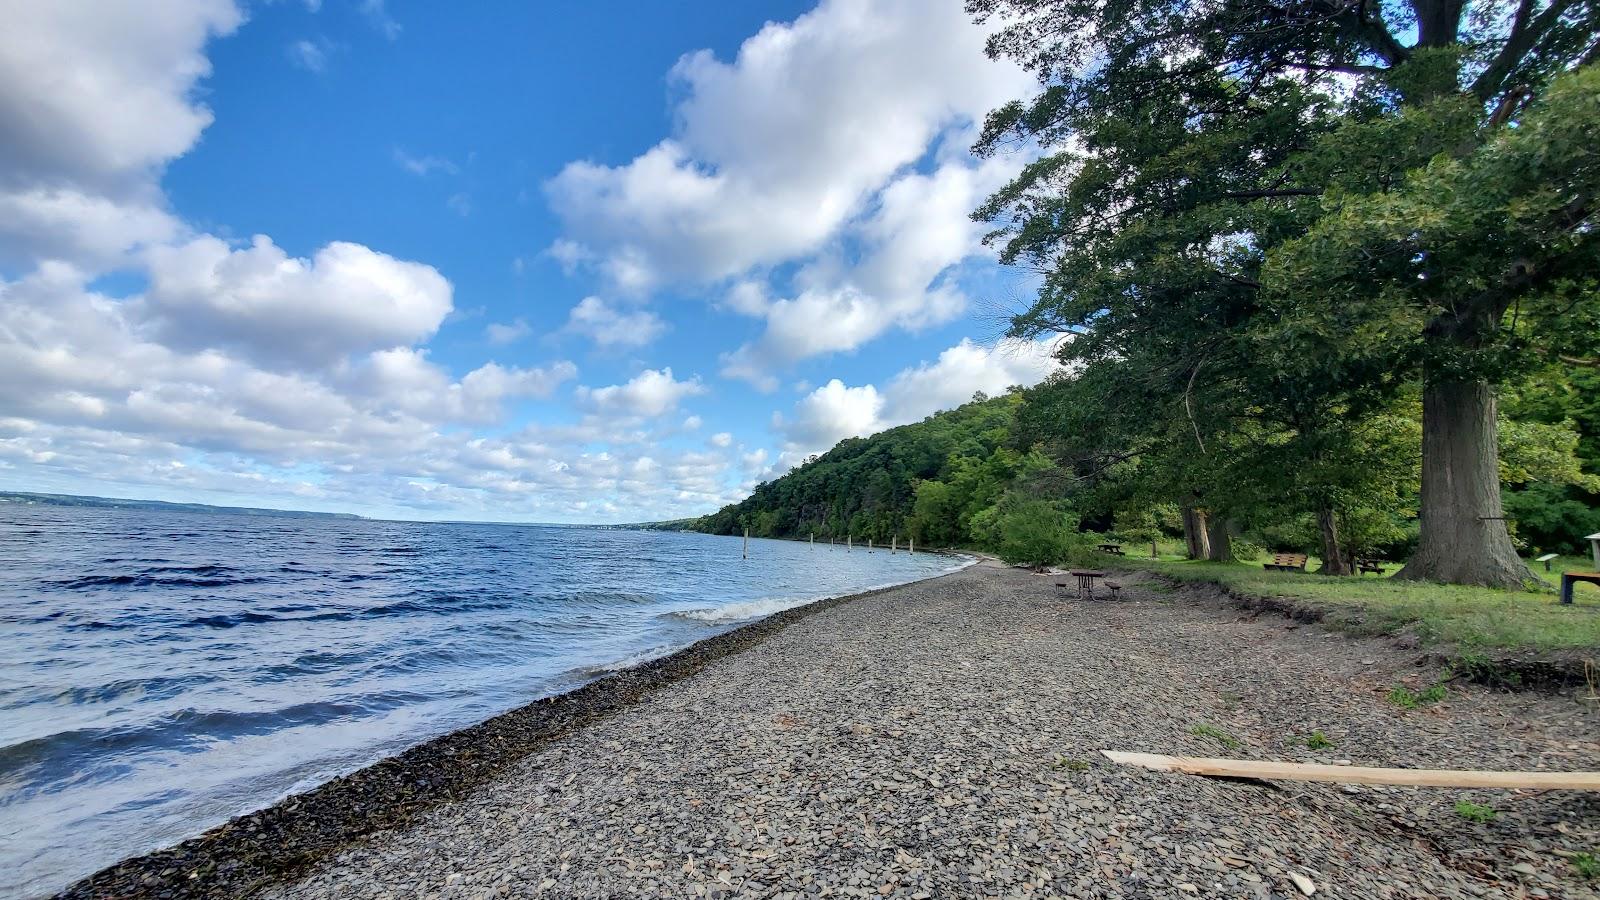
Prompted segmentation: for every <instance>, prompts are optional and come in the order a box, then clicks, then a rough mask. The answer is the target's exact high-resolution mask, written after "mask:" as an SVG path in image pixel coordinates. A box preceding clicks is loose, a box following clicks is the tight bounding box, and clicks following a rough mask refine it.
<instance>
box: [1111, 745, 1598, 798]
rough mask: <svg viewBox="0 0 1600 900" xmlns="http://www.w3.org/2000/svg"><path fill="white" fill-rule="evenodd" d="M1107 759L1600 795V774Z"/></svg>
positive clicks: (1243, 773) (1257, 774) (1239, 774)
mask: <svg viewBox="0 0 1600 900" xmlns="http://www.w3.org/2000/svg"><path fill="white" fill-rule="evenodd" d="M1100 752H1101V753H1103V754H1105V757H1106V759H1109V760H1111V761H1112V762H1114V763H1120V764H1122V765H1125V766H1141V767H1143V768H1146V769H1154V770H1156V771H1158V772H1178V773H1181V774H1184V775H1205V776H1210V777H1213V778H1268V779H1270V778H1280V779H1284V780H1287V781H1329V782H1334V783H1337V784H1395V785H1404V786H1410V787H1457V788H1502V789H1513V788H1526V789H1531V790H1546V791H1550V790H1566V791H1600V772H1483V771H1474V770H1470V769H1379V768H1372V767H1369V766H1324V765H1317V764H1314V763H1289V762H1267V761H1264V760H1249V759H1205V758H1202V757H1190V756H1163V755H1161V754H1159V753H1123V752H1121V751H1117V750H1102V751H1100Z"/></svg>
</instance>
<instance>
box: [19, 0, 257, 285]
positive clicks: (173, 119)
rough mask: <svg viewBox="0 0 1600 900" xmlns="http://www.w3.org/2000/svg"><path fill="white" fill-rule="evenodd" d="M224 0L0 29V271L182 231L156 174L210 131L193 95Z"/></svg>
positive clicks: (44, 18)
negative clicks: (6, 266)
mask: <svg viewBox="0 0 1600 900" xmlns="http://www.w3.org/2000/svg"><path fill="white" fill-rule="evenodd" d="M242 18H243V16H242V14H241V13H240V11H239V10H238V9H237V8H236V7H235V6H234V5H233V4H232V3H231V2H227V0H174V2H171V3H163V4H160V5H159V6H148V5H145V4H131V5H129V4H122V5H118V4H103V3H88V2H68V0H63V2H58V3H28V4H21V5H19V6H17V7H16V8H15V9H10V10H8V11H7V14H6V22H5V27H4V28H3V29H0V263H4V262H11V263H18V262H22V261H31V260H32V259H35V258H47V259H63V260H70V261H73V262H77V263H83V264H89V265H106V264H109V263H111V262H113V261H115V260H116V259H117V258H118V257H119V256H120V254H121V253H122V252H123V251H124V250H126V249H127V248H130V247H134V246H138V245H143V244H149V243H154V242H160V241H165V240H170V239H172V238H173V237H174V236H175V235H176V234H178V233H179V232H180V231H181V225H180V224H179V223H178V221H177V220H176V219H175V218H174V217H173V216H171V215H170V214H169V213H168V212H167V211H166V201H165V198H164V197H163V196H162V194H161V192H160V190H159V188H158V187H157V179H158V178H159V176H160V174H161V170H162V169H163V168H164V167H165V166H166V164H167V163H168V162H170V161H171V160H172V159H174V158H176V157H178V156H179V155H181V154H183V153H184V152H186V151H187V150H188V149H189V148H190V147H191V146H193V145H194V142H195V141H196V140H197V139H198V138H199V136H200V132H201V131H202V130H204V129H205V127H206V126H207V125H209V124H210V123H211V111H210V110H209V109H208V108H206V107H205V106H203V105H201V104H199V103H197V102H195V100H194V99H193V98H194V88H195V85H196V84H197V83H198V82H199V80H200V79H201V78H203V77H205V76H206V75H207V74H208V73H209V72H210V71H211V64H210V62H209V61H208V60H207V59H206V57H205V54H204V52H203V50H204V46H205V43H206V41H207V40H208V39H209V38H211V37H212V36H215V35H224V34H229V33H231V32H232V31H233V30H234V29H235V28H237V27H238V26H239V23H240V22H241V21H242Z"/></svg>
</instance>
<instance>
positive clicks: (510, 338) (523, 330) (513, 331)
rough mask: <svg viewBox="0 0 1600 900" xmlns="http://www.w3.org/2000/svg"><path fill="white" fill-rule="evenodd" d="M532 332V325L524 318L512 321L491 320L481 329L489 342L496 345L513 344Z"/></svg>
mask: <svg viewBox="0 0 1600 900" xmlns="http://www.w3.org/2000/svg"><path fill="white" fill-rule="evenodd" d="M532 333H533V326H531V325H529V324H528V322H527V320H526V319H517V320H516V321H514V322H505V323H502V322H492V323H490V324H489V326H488V327H487V328H485V329H484V330H483V336H484V337H485V338H486V339H488V341H489V343H491V344H497V345H505V344H513V343H516V342H517V341H520V340H522V339H523V338H525V337H527V336H528V335H530V334H532Z"/></svg>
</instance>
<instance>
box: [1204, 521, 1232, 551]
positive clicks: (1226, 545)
mask: <svg viewBox="0 0 1600 900" xmlns="http://www.w3.org/2000/svg"><path fill="white" fill-rule="evenodd" d="M1206 543H1207V544H1208V545H1209V546H1207V547H1206V559H1209V560H1211V561H1212V562H1233V561H1234V555H1233V520H1231V519H1228V518H1227V517H1225V516H1210V517H1208V518H1207V520H1206Z"/></svg>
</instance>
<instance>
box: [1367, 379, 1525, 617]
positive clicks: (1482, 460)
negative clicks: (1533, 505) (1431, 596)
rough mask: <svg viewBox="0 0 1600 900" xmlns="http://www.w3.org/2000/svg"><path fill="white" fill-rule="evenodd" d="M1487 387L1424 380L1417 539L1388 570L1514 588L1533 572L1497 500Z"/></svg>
mask: <svg viewBox="0 0 1600 900" xmlns="http://www.w3.org/2000/svg"><path fill="white" fill-rule="evenodd" d="M1499 451H1500V446H1499V438H1498V436H1497V434H1496V431H1495V395H1494V389H1493V388H1492V387H1490V386H1489V384H1488V383H1487V382H1484V381H1446V380H1443V379H1436V380H1430V381H1429V382H1428V383H1427V384H1426V385H1425V386H1424V388H1423V392H1422V505H1421V508H1420V510H1419V514H1420V516H1421V526H1422V539H1421V541H1420V543H1419V545H1418V547H1417V552H1416V554H1415V555H1414V556H1412V557H1411V559H1410V561H1409V562H1407V563H1406V564H1405V567H1404V568H1402V569H1401V570H1400V571H1399V572H1397V573H1395V576H1394V577H1396V578H1407V579H1412V580H1418V581H1441V582H1445V583H1448V584H1477V585H1485V586H1488V587H1502V588H1515V587H1521V586H1522V585H1523V584H1524V583H1525V582H1527V581H1529V580H1532V579H1533V578H1534V577H1535V576H1534V574H1533V572H1532V571H1530V570H1529V569H1528V567H1527V565H1526V564H1524V563H1523V562H1522V560H1521V558H1519V557H1518V556H1517V550H1516V548H1515V547H1514V546H1512V544H1511V534H1510V532H1508V531H1507V530H1506V521H1505V511H1504V509H1503V508H1502V507H1501V505H1500V464H1499V460H1500V454H1499Z"/></svg>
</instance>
